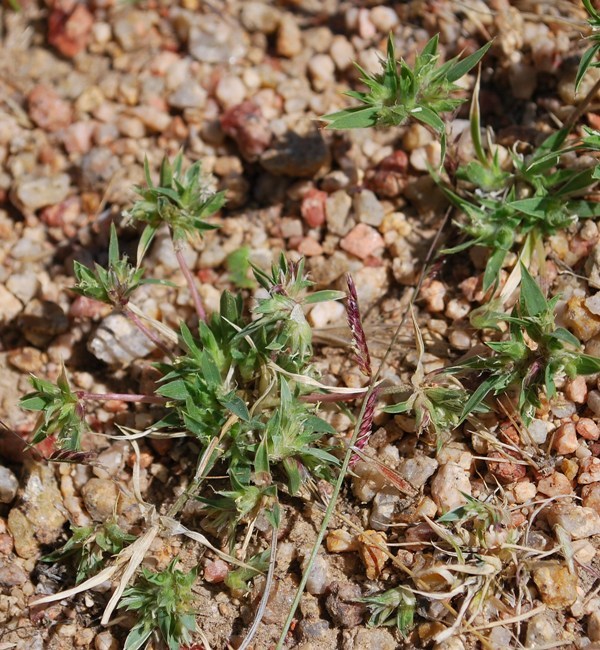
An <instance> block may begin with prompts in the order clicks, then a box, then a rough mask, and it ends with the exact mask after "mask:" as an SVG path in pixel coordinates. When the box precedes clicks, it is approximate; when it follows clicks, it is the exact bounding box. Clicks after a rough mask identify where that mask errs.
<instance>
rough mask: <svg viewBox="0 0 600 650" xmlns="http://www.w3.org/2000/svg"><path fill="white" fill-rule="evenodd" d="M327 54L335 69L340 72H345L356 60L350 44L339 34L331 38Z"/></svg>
mask: <svg viewBox="0 0 600 650" xmlns="http://www.w3.org/2000/svg"><path fill="white" fill-rule="evenodd" d="M329 54H330V56H331V59H332V60H333V62H334V63H335V67H336V68H337V69H338V70H339V71H340V72H344V70H347V69H348V68H349V67H350V66H351V65H352V62H353V61H354V60H355V59H356V52H355V51H354V47H353V46H352V43H351V42H350V41H349V40H348V39H347V38H346V37H345V36H342V35H339V34H338V35H336V36H334V37H333V39H332V41H331V46H330V48H329Z"/></svg>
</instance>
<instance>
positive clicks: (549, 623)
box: [508, 574, 568, 648]
mask: <svg viewBox="0 0 600 650" xmlns="http://www.w3.org/2000/svg"><path fill="white" fill-rule="evenodd" d="M548 575H549V574H543V575H542V578H541V579H546V578H547V577H548ZM550 576H551V574H550ZM550 588H551V587H550ZM565 598H566V599H568V596H566V595H565ZM557 609H560V608H558V607H557ZM560 631H561V627H560V626H559V625H558V622H557V621H556V618H555V617H554V615H553V614H552V613H551V612H548V611H546V612H541V613H540V614H537V615H536V616H533V617H532V618H531V619H530V620H529V621H528V622H527V633H526V635H525V647H526V648H540V647H542V648H543V647H544V646H546V645H555V644H556V640H557V639H558V638H559V637H560ZM508 647H510V645H509V646H508Z"/></svg>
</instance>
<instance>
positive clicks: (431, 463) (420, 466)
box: [396, 454, 439, 488]
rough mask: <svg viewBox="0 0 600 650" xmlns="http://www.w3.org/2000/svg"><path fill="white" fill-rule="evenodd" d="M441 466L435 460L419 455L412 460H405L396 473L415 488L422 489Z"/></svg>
mask: <svg viewBox="0 0 600 650" xmlns="http://www.w3.org/2000/svg"><path fill="white" fill-rule="evenodd" d="M438 466H439V463H438V461H437V460H436V459H435V458H431V457H429V456H425V455H424V454H417V455H415V456H413V457H412V458H403V459H402V460H401V461H400V463H399V464H398V467H397V469H396V471H397V472H398V474H399V475H400V476H401V477H402V478H403V479H405V480H406V481H407V482H408V483H410V484H411V485H412V486H413V487H415V488H420V487H423V486H424V485H425V483H427V481H428V480H429V478H430V477H431V476H433V475H434V474H435V471H436V470H437V468H438Z"/></svg>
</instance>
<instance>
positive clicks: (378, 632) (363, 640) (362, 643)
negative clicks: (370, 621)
mask: <svg viewBox="0 0 600 650" xmlns="http://www.w3.org/2000/svg"><path fill="white" fill-rule="evenodd" d="M352 647H353V649H354V650H374V648H377V650H396V648H397V647H398V644H397V643H396V640H395V639H394V637H393V636H392V635H391V634H390V632H388V631H387V630H384V629H383V628H365V627H361V628H359V629H358V631H357V632H356V636H355V637H354V644H353V646H352Z"/></svg>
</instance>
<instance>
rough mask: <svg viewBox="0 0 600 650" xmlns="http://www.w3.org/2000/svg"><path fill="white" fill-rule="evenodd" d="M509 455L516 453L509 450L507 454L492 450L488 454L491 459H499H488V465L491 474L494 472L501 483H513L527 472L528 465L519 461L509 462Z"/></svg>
mask: <svg viewBox="0 0 600 650" xmlns="http://www.w3.org/2000/svg"><path fill="white" fill-rule="evenodd" d="M507 455H508V456H510V455H515V456H516V454H511V453H510V452H507V454H502V453H501V452H499V451H491V452H489V454H488V458H490V459H493V458H494V459H498V460H488V461H487V466H488V470H489V471H490V473H491V474H493V475H494V476H495V477H496V478H497V479H498V480H499V481H500V482H501V483H513V482H514V481H518V480H520V479H522V478H524V477H525V475H526V474H527V466H526V465H520V464H518V463H511V462H507V460H506V458H507Z"/></svg>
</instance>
